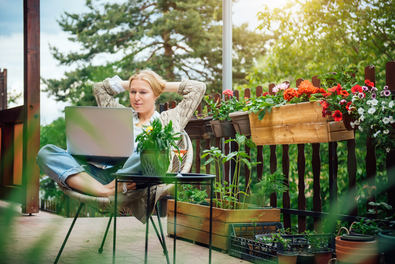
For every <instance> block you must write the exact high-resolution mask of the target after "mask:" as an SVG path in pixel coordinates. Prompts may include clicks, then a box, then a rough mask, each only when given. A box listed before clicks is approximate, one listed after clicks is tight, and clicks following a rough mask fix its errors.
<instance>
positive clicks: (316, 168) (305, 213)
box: [164, 62, 395, 232]
mask: <svg viewBox="0 0 395 264" xmlns="http://www.w3.org/2000/svg"><path fill="white" fill-rule="evenodd" d="M365 79H369V80H371V81H373V82H375V81H376V79H375V68H374V67H373V66H369V67H366V68H365ZM301 81H302V80H301V79H299V80H297V83H298V82H301ZM312 83H313V84H314V85H315V86H317V87H319V86H320V80H319V79H318V78H317V77H313V78H312ZM386 84H387V85H388V87H389V89H390V90H391V91H392V93H393V95H394V91H395V62H389V63H387V64H386ZM273 87H274V84H271V85H269V87H268V91H269V92H271V89H272V88H273ZM255 90H256V96H261V95H262V94H263V88H262V87H261V86H258V87H256V89H255ZM215 96H216V98H220V96H219V95H218V94H217V95H215ZM235 96H239V92H238V91H235ZM243 96H244V97H247V98H249V97H251V90H250V89H245V90H244V91H243ZM174 106H175V104H174V103H170V104H166V105H165V107H164V110H166V109H167V108H172V107H174ZM198 111H201V106H199V109H198ZM357 133H358V132H357ZM221 140H223V139H220V138H209V139H203V138H195V139H193V141H194V144H195V148H194V151H195V153H194V158H195V160H194V166H193V171H194V172H200V171H201V166H200V165H201V163H202V161H201V158H200V156H201V154H202V151H203V150H204V149H209V148H210V146H217V147H219V148H220V149H222V150H223V151H224V153H225V154H228V153H229V151H230V150H229V149H231V150H232V149H234V148H235V146H234V145H231V146H229V144H225V145H222V144H221ZM345 143H346V145H347V147H346V148H347V153H346V154H345V155H347V164H346V166H347V175H348V189H349V190H352V189H353V188H354V187H356V185H357V165H359V164H357V160H356V142H355V139H352V140H347V141H346V142H345ZM323 144H324V143H321V144H320V143H313V144H297V160H296V161H293V160H292V161H291V160H290V155H289V151H290V145H271V146H269V147H268V148H266V147H265V150H264V148H263V146H258V147H257V154H256V161H257V162H259V164H258V165H257V167H256V175H257V178H258V179H261V178H262V177H263V175H264V174H267V173H274V172H275V171H277V170H278V169H280V170H281V171H282V173H283V175H284V177H285V184H286V185H288V186H289V184H290V163H294V162H296V164H297V179H298V181H297V182H298V184H297V189H298V198H297V201H298V202H297V205H296V204H291V199H290V192H289V190H288V191H286V192H284V193H283V195H282V206H280V205H278V201H277V200H278V199H277V197H276V195H275V194H272V195H271V199H270V204H271V206H273V207H278V206H279V207H281V209H282V213H283V222H284V227H286V228H287V227H291V226H292V223H291V215H297V224H298V230H299V232H303V231H305V230H306V217H313V221H314V226H317V223H318V222H319V221H320V219H321V217H322V216H324V215H326V213H325V212H322V210H323V209H322V207H323V206H322V205H323V202H322V198H321V194H322V187H323V186H324V185H329V199H330V201H331V202H335V201H336V200H337V197H338V194H339V191H338V187H337V185H338V169H339V165H341V164H339V162H338V160H339V157H338V143H337V142H330V143H327V144H328V151H329V154H328V156H329V159H328V160H322V158H321V156H320V151H321V150H322V149H323ZM365 145H366V157H365V164H366V165H365V166H366V179H369V178H372V177H375V175H376V172H377V165H376V152H375V146H374V144H373V143H372V140H371V139H370V138H369V137H368V138H367V141H366V144H365ZM310 146H311V153H312V155H311V157H306V149H307V148H310ZM266 149H267V151H269V152H270V153H268V155H269V160H264V159H263V157H264V151H266ZM278 149H281V150H282V154H281V157H278V156H277V154H276V152H277V150H278ZM247 151H248V152H249V150H247ZM254 158H255V157H254ZM306 159H310V160H311V164H312V171H311V172H309V173H311V174H312V185H313V188H312V189H313V193H312V200H313V203H312V208H307V207H306V193H305V191H306V173H307V171H306ZM279 160H281V164H282V168H278V164H279V162H278V161H279ZM265 163H269V164H268V165H269V166H268V167H269V171H264V167H265V166H264V165H265ZM325 163H327V164H328V165H329V171H328V175H329V179H328V182H325V183H323V182H322V180H321V179H320V176H321V172H322V171H321V168H322V164H325ZM394 166H395V150H394V149H391V150H390V152H389V153H387V157H386V168H387V171H388V177H389V179H390V178H391V179H392V180H394V179H393V178H395V175H394V174H393V173H392V174H391V173H389V171H390V170H389V168H393V167H394ZM224 168H225V170H224V177H225V180H228V176H229V170H230V164H225V166H224ZM205 172H206V173H212V168H210V165H207V166H206V167H205ZM217 173H218V172H217ZM244 175H249V171H248V168H247V167H246V168H245V173H244ZM247 177H248V176H247ZM247 181H248V179H246V182H247ZM371 200H374V196H373V197H372V198H371ZM350 202H352V201H350ZM387 202H388V203H389V204H390V205H392V206H393V207H394V206H395V188H394V187H393V186H392V187H391V188H390V189H389V190H388V191H387ZM356 205H357V204H355V206H354V209H353V210H352V211H351V212H350V213H349V215H348V216H342V218H343V219H346V220H352V219H354V217H355V216H357V215H358V210H357V206H356ZM394 208H395V207H394Z"/></svg>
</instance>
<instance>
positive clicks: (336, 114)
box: [332, 110, 343, 121]
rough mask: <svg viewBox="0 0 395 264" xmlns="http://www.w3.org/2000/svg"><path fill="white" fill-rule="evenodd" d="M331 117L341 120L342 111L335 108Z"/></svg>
mask: <svg viewBox="0 0 395 264" xmlns="http://www.w3.org/2000/svg"><path fill="white" fill-rule="evenodd" d="M332 117H333V119H334V120H335V121H342V119H343V114H342V112H340V111H339V110H336V111H335V112H333V114H332Z"/></svg>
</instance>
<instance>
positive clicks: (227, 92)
mask: <svg viewBox="0 0 395 264" xmlns="http://www.w3.org/2000/svg"><path fill="white" fill-rule="evenodd" d="M222 94H223V95H228V96H233V91H232V90H230V89H227V90H225V91H223V92H222Z"/></svg>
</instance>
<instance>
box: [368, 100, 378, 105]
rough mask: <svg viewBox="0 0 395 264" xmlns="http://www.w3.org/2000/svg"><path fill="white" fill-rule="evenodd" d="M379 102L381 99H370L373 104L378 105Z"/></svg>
mask: <svg viewBox="0 0 395 264" xmlns="http://www.w3.org/2000/svg"><path fill="white" fill-rule="evenodd" d="M378 102H379V101H377V100H376V99H373V100H370V103H371V104H372V105H377V103H378Z"/></svg>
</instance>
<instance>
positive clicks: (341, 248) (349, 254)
mask: <svg viewBox="0 0 395 264" xmlns="http://www.w3.org/2000/svg"><path fill="white" fill-rule="evenodd" d="M335 245H336V259H337V260H338V261H339V262H340V263H353V264H354V263H355V264H376V263H378V249H377V240H373V241H348V240H343V239H341V237H340V236H337V237H336V239H335Z"/></svg>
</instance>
